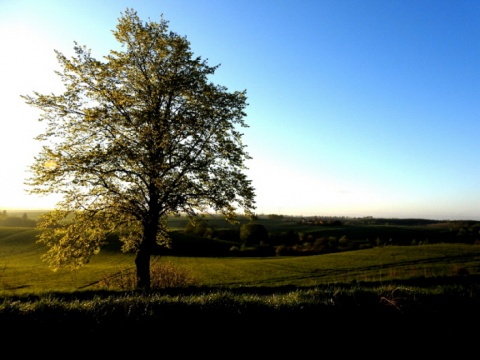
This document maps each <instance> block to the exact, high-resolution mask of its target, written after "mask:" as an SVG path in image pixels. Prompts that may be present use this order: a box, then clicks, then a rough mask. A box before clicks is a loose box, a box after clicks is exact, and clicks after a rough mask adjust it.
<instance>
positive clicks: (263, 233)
mask: <svg viewBox="0 0 480 360" xmlns="http://www.w3.org/2000/svg"><path fill="white" fill-rule="evenodd" d="M268 238H269V237H268V232H267V229H266V228H265V226H263V225H262V224H257V223H251V222H249V223H246V224H243V225H242V226H241V227H240V241H241V242H242V243H243V244H244V245H247V246H249V245H259V244H260V243H267V242H268Z"/></svg>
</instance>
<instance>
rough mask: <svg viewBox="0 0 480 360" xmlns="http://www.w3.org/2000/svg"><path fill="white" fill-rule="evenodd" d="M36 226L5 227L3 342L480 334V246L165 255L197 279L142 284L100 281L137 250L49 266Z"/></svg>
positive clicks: (450, 340)
mask: <svg viewBox="0 0 480 360" xmlns="http://www.w3.org/2000/svg"><path fill="white" fill-rule="evenodd" d="M180 227H181V226H180V225H179V228H180ZM36 234H38V230H35V229H32V228H0V323H1V324H2V326H1V329H0V331H1V338H2V340H3V341H4V343H5V344H7V346H8V345H9V344H10V343H11V344H15V340H17V339H18V336H21V338H22V339H23V340H25V339H40V338H42V339H44V340H47V339H49V340H51V339H53V338H54V339H62V341H70V342H71V343H72V346H78V339H88V341H90V340H91V339H93V338H98V339H100V338H102V339H103V338H104V336H105V335H106V334H108V335H109V336H111V337H112V338H113V337H114V338H115V339H116V340H115V341H116V343H118V341H119V340H118V339H123V340H122V342H121V344H122V348H124V346H125V345H127V344H137V343H136V342H135V341H133V339H135V338H136V337H137V340H140V341H144V339H145V337H147V336H150V337H151V341H153V342H152V343H155V344H156V343H157V342H158V341H160V339H162V340H163V341H165V340H166V339H171V340H172V341H178V337H179V336H180V337H181V338H182V339H183V340H184V341H188V344H191V342H192V341H195V339H202V340H201V342H202V343H203V344H211V343H212V342H213V343H215V344H217V343H218V342H219V341H222V342H223V343H229V342H232V344H234V345H233V346H234V348H232V349H234V350H235V349H236V347H239V346H241V347H242V348H244V346H247V347H248V346H250V345H252V342H253V343H255V344H261V345H262V346H267V347H268V348H269V349H272V346H273V348H274V349H276V350H278V351H280V353H282V349H284V348H285V347H288V346H291V347H294V348H295V349H296V350H295V351H298V349H299V346H301V347H302V348H303V347H305V346H310V347H314V348H315V349H316V350H318V346H321V347H324V348H328V347H329V346H330V344H331V343H332V341H337V340H339V341H341V343H342V344H343V345H348V344H350V343H351V341H352V339H354V340H359V339H360V340H361V342H362V343H363V344H365V346H367V347H368V348H370V349H375V348H376V347H379V346H380V345H382V346H384V345H385V344H386V343H387V342H389V341H390V344H391V345H392V346H393V348H392V349H395V347H398V346H401V347H402V348H404V347H405V344H417V345H418V344H431V343H432V339H435V341H440V342H441V344H442V345H443V344H457V343H458V341H462V342H463V343H464V341H465V339H468V338H469V337H470V335H472V334H473V335H475V336H476V333H475V332H472V330H471V329H472V328H475V326H476V325H477V323H478V319H479V318H480V246H479V245H472V244H460V243H457V244H445V243H440V244H428V245H427V244H425V245H414V246H413V245H412V246H397V245H391V246H379V247H373V248H365V249H361V250H355V251H346V252H338V253H330V254H323V255H312V256H288V257H287V256H279V257H231V256H229V257H212V256H201V257H195V256H159V257H155V258H153V259H152V260H153V263H154V264H157V263H161V264H168V265H169V266H170V265H171V266H170V267H169V269H177V273H181V274H188V276H190V277H191V278H192V279H194V281H193V282H192V283H190V284H188V285H187V286H184V287H183V286H173V287H171V288H162V289H156V290H153V291H151V292H136V291H132V290H127V291H125V290H124V289H115V288H113V289H111V288H105V287H102V286H101V285H103V284H105V282H104V281H105V279H111V276H113V275H115V274H118V273H120V272H122V271H124V270H126V269H133V266H134V255H133V254H123V253H121V252H119V251H115V250H114V249H115V247H111V248H109V249H108V250H107V251H102V252H101V253H100V254H99V255H97V256H95V257H93V258H92V261H91V262H90V263H89V264H87V265H86V266H85V267H84V268H82V269H80V270H77V271H73V272H72V271H68V270H60V271H57V272H52V271H51V270H50V269H49V268H48V267H47V265H46V264H45V263H43V262H42V261H41V258H40V257H41V255H42V254H43V253H44V252H45V251H46V248H45V247H43V246H40V245H38V244H37V243H36V242H35V235H36ZM174 272H175V270H174ZM220 339H222V340H220ZM284 339H285V340H286V342H284ZM347 339H348V340H347ZM426 339H428V341H427V340H426ZM272 341H273V342H272ZM400 341H401V342H400ZM473 343H474V342H473ZM73 344H75V345H73ZM319 344H320V345H319ZM428 346H429V347H428V348H429V349H430V345H428ZM252 348H255V349H256V348H258V345H257V346H253V347H252ZM455 349H457V347H455ZM232 351H233V350H232ZM415 351H417V347H415ZM429 351H430V350H429Z"/></svg>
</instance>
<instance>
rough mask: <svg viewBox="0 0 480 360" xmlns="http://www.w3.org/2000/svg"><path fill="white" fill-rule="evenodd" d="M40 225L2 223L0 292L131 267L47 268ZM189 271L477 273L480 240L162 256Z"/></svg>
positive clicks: (247, 274)
mask: <svg viewBox="0 0 480 360" xmlns="http://www.w3.org/2000/svg"><path fill="white" fill-rule="evenodd" d="M36 234H38V230H36V229H32V228H8V227H3V228H0V293H1V294H3V295H11V294H17V295H18V294H25V293H41V292H49V291H78V290H92V289H96V284H97V282H98V281H99V280H101V279H102V278H104V277H107V276H110V275H112V274H115V273H117V272H119V271H120V270H124V269H127V268H132V267H133V266H134V262H133V260H134V255H133V254H124V253H121V252H118V251H104V252H102V253H100V254H99V255H97V256H95V257H93V258H92V261H91V263H90V264H88V265H87V266H85V267H84V268H82V269H80V270H77V271H68V270H59V271H57V272H52V271H51V270H50V269H49V268H48V267H47V266H46V264H45V263H43V262H42V261H41V259H40V256H41V255H42V254H43V253H44V252H45V251H46V249H45V248H44V247H43V246H41V245H38V244H36V242H35V235H36ZM153 261H154V262H155V261H160V262H169V263H171V264H173V265H174V266H176V267H178V268H179V269H182V270H184V271H187V272H188V273H189V274H191V275H192V277H194V278H195V279H196V283H197V284H198V285H199V286H211V287H226V288H242V287H258V288H263V287H281V286H293V287H314V286H318V285H329V284H330V285H341V284H347V283H348V284H352V283H361V284H369V283H371V284H380V283H385V284H388V283H391V282H398V281H404V280H408V279H418V281H419V283H420V280H422V281H424V280H425V279H430V280H433V282H435V280H438V279H443V278H446V277H447V278H448V277H455V276H459V275H469V276H479V275H480V246H478V245H470V244H431V245H416V246H394V245H392V246H378V247H373V248H369V249H362V250H355V251H346V252H339V253H333V254H324V255H312V256H287V257H284V256H280V257H208V256H202V257H192V256H161V257H156V258H154V259H153Z"/></svg>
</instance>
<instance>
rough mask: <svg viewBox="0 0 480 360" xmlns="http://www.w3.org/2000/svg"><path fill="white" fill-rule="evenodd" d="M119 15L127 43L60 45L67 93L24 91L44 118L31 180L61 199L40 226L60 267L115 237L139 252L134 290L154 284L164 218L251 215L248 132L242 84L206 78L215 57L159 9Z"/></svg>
mask: <svg viewBox="0 0 480 360" xmlns="http://www.w3.org/2000/svg"><path fill="white" fill-rule="evenodd" d="M118 20H119V21H118V24H117V27H116V30H115V31H113V34H114V36H115V38H116V40H117V41H118V42H119V43H120V44H121V48H120V49H121V50H117V51H114V50H111V51H110V52H109V54H108V55H107V56H105V57H104V58H103V60H97V59H95V58H94V57H93V56H92V55H91V52H90V50H88V49H87V48H86V47H85V46H80V45H78V44H77V43H76V42H75V43H74V50H75V55H74V56H73V57H71V58H67V57H66V56H64V55H63V54H62V53H61V52H59V51H57V50H55V53H56V56H57V59H58V61H59V64H60V65H61V69H62V70H61V71H57V72H56V73H57V75H58V76H60V77H61V80H62V82H63V84H64V87H65V91H64V92H63V93H62V94H40V93H38V92H33V95H24V96H22V97H23V98H24V99H25V101H26V103H27V104H29V105H31V106H34V107H37V108H39V109H40V110H41V116H40V119H39V120H40V121H42V122H43V123H44V124H45V131H44V132H43V133H42V134H40V135H39V136H38V137H37V138H36V139H37V140H38V141H40V142H42V144H43V148H42V150H41V151H40V153H39V154H38V155H37V156H36V157H35V159H34V162H33V165H32V166H31V176H30V177H29V178H28V179H27V180H26V184H27V185H28V187H29V192H30V193H36V194H51V193H58V194H61V196H62V197H61V201H59V202H58V203H57V205H56V207H55V209H54V210H53V211H52V212H50V213H48V214H47V215H46V216H44V217H43V218H42V220H41V222H40V225H39V226H40V227H41V228H42V229H44V231H43V232H42V233H41V235H39V239H38V241H39V242H41V243H44V244H46V245H48V247H49V249H48V251H47V253H46V254H45V258H44V259H45V260H46V261H47V262H48V263H49V264H50V265H51V266H52V267H53V268H54V269H56V268H59V267H64V266H70V267H72V268H76V267H80V266H82V265H84V264H85V263H88V261H89V259H90V257H91V256H92V255H94V254H96V253H98V252H99V251H100V250H101V247H102V245H104V243H105V239H106V237H107V235H108V234H111V233H117V234H120V236H121V240H122V241H123V249H124V250H132V251H135V252H136V257H135V263H136V267H137V287H138V288H139V289H149V288H150V256H151V255H152V251H153V250H154V248H155V247H156V246H157V244H166V243H168V228H167V226H166V219H167V217H168V216H170V215H179V214H186V215H187V216H189V217H191V218H196V217H198V216H199V215H200V214H201V213H203V212H205V211H213V212H216V213H221V214H223V215H224V216H225V217H226V218H227V219H228V220H229V221H234V220H235V217H236V216H237V214H238V211H240V210H241V211H243V213H244V214H247V215H253V210H254V209H255V200H254V198H255V191H254V188H253V186H252V184H251V180H249V179H248V178H247V176H246V175H245V173H244V170H245V169H246V165H245V162H246V160H248V159H250V158H251V157H250V155H249V154H248V152H247V151H246V146H245V145H244V144H243V142H242V137H243V133H242V132H241V129H242V128H245V127H248V125H247V124H246V122H245V120H244V117H245V116H246V113H245V108H246V107H247V105H248V104H247V97H246V91H245V90H243V91H233V92H230V91H228V89H227V88H226V87H225V86H221V85H217V84H214V83H213V82H211V81H210V80H209V79H210V77H211V76H212V75H214V73H215V71H216V69H217V68H218V65H217V66H210V65H208V62H207V60H203V59H202V58H201V57H196V56H194V54H193V53H192V51H191V49H190V43H189V41H188V40H187V38H186V37H184V36H180V35H178V34H177V33H175V32H172V31H170V30H169V26H168V22H167V21H166V20H165V19H164V18H163V15H162V16H161V18H160V21H159V22H153V21H150V20H149V21H147V22H143V21H141V20H140V18H139V17H138V15H137V13H136V11H134V10H133V9H127V10H126V11H125V12H124V13H122V14H121V16H120V18H119V19H118Z"/></svg>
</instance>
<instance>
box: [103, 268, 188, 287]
mask: <svg viewBox="0 0 480 360" xmlns="http://www.w3.org/2000/svg"><path fill="white" fill-rule="evenodd" d="M150 276H151V280H150V286H151V289H152V290H156V289H166V288H174V287H188V286H193V285H196V284H197V280H196V279H195V278H194V277H193V276H192V275H191V274H190V272H189V271H187V270H186V269H180V268H178V267H177V266H175V265H174V264H172V263H171V262H169V261H168V262H163V263H160V262H156V263H154V264H152V266H151V267H150ZM136 283H137V277H136V271H135V269H133V268H130V269H124V270H120V271H119V272H117V273H116V274H114V275H110V276H107V277H105V278H103V279H102V280H100V281H99V283H98V287H100V288H102V289H109V290H134V289H135V288H136Z"/></svg>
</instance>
